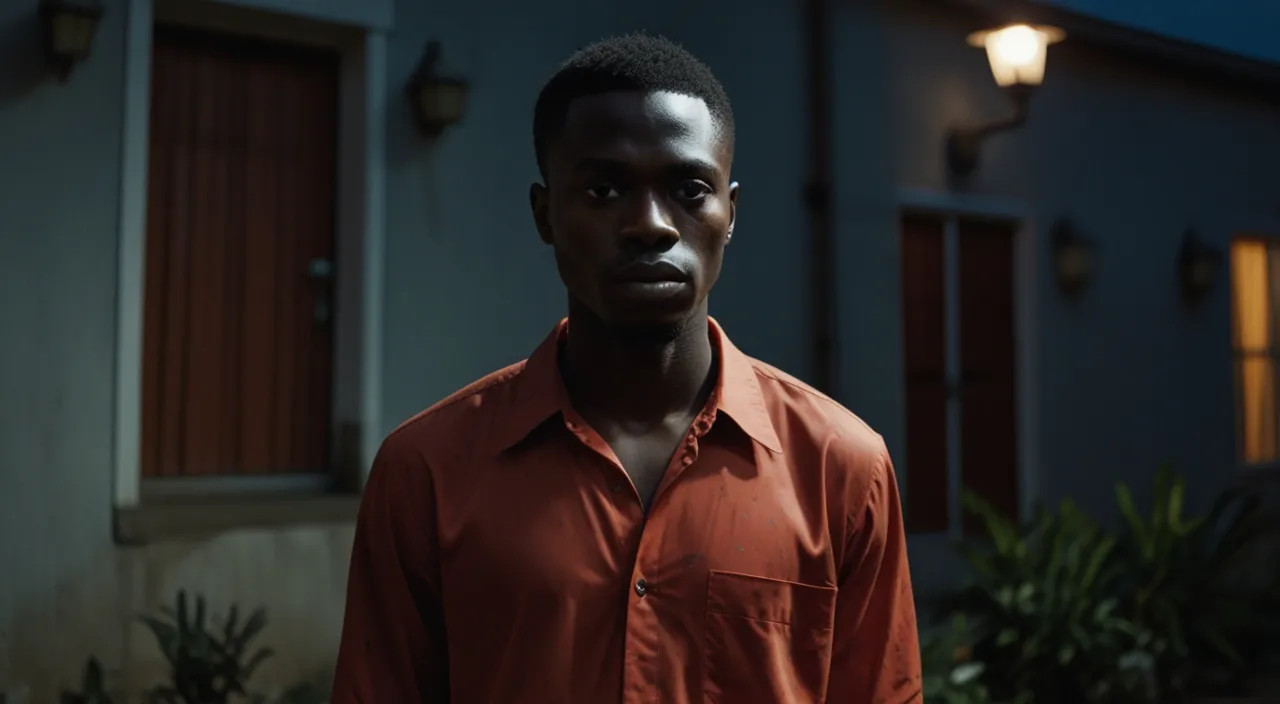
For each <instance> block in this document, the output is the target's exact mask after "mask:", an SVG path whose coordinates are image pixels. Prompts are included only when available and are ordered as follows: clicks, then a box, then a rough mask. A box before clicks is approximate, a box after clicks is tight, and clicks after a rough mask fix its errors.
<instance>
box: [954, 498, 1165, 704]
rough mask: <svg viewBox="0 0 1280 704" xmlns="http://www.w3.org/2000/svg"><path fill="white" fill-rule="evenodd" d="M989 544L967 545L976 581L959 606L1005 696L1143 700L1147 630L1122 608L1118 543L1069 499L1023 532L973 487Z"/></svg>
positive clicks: (980, 657) (992, 680) (999, 694)
mask: <svg viewBox="0 0 1280 704" xmlns="http://www.w3.org/2000/svg"><path fill="white" fill-rule="evenodd" d="M963 502H964V506H965V508H966V510H967V511H969V512H970V513H972V514H973V515H975V516H977V517H978V518H979V519H981V522H982V526H983V528H984V530H985V533H986V538H987V539H988V541H987V544H975V543H973V542H961V543H960V545H959V550H960V553H961V554H962V555H963V556H964V558H965V559H966V561H967V562H968V563H969V565H970V566H971V568H972V570H973V573H974V580H973V583H972V584H971V586H970V587H969V588H967V589H966V590H964V591H963V592H962V593H961V594H960V595H959V596H958V598H957V599H956V600H955V604H954V605H955V606H956V607H958V608H959V610H960V611H961V612H963V613H965V614H967V615H968V616H969V617H970V618H972V619H974V622H975V626H976V629H977V630H976V634H977V635H976V639H975V641H974V647H973V651H974V656H975V658H976V660H977V661H978V662H981V663H982V664H983V667H984V668H985V671H984V673H983V676H982V679H983V684H984V685H985V686H986V687H987V688H988V689H989V690H990V693H991V695H992V699H993V700H995V701H998V702H1010V703H1015V702H1024V701H1034V702H1036V704H1053V703H1055V702H1063V703H1064V704H1065V703H1067V702H1070V703H1071V704H1079V703H1081V702H1112V701H1121V702H1126V703H1127V704H1132V703H1134V702H1141V701H1143V700H1144V699H1146V698H1148V697H1149V696H1150V693H1149V691H1147V690H1149V687H1147V686H1146V685H1147V683H1148V679H1149V678H1148V677H1147V673H1146V672H1144V671H1143V670H1142V668H1143V667H1144V666H1145V665H1147V664H1148V663H1149V660H1148V659H1145V658H1143V657H1142V652H1141V651H1140V647H1139V646H1140V643H1141V642H1142V633H1141V632H1140V631H1139V630H1138V629H1137V628H1136V627H1135V625H1134V624H1133V623H1131V622H1130V621H1128V620H1127V619H1125V618H1124V617H1123V616H1122V614H1121V612H1120V606H1121V603H1120V601H1119V600H1118V599H1117V598H1116V597H1115V588H1116V585H1118V584H1119V582H1120V572H1119V569H1118V565H1117V563H1116V560H1115V549H1116V540H1115V538H1114V537H1112V536H1110V535H1107V534H1106V533H1105V532H1104V531H1103V530H1102V529H1101V528H1100V526H1099V525H1098V524H1097V523H1096V522H1095V521H1093V520H1092V519H1091V518H1090V517H1089V516H1088V515H1086V514H1085V513H1083V512H1081V511H1080V510H1078V509H1077V508H1076V507H1075V506H1074V505H1073V504H1072V503H1071V502H1070V501H1064V502H1063V503H1062V504H1061V505H1060V506H1059V508H1058V510H1057V511H1056V512H1049V511H1044V510H1041V511H1038V512H1037V515H1036V517H1035V519H1034V520H1033V521H1032V523H1031V524H1030V526H1029V527H1028V528H1027V529H1026V530H1025V531H1024V530H1022V529H1020V528H1019V527H1018V526H1017V525H1016V524H1015V523H1014V522H1013V521H1011V520H1010V519H1008V518H1007V517H1005V516H1003V515H1001V514H1000V513H999V512H998V511H996V510H995V509H994V508H992V507H991V506H990V505H989V504H988V503H987V502H985V501H983V500H982V499H981V498H979V497H978V496H977V495H975V494H973V493H966V494H965V495H964V498H963Z"/></svg>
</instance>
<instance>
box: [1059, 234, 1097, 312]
mask: <svg viewBox="0 0 1280 704" xmlns="http://www.w3.org/2000/svg"><path fill="white" fill-rule="evenodd" d="M1050 237H1051V239H1052V240H1053V268H1054V273H1055V274H1056V275H1057V279H1058V287H1059V288H1061V289H1062V291H1063V293H1066V294H1067V295H1068V296H1077V295H1079V294H1080V292H1081V291H1083V290H1084V288H1085V286H1087V285H1088V283H1089V280H1090V279H1092V278H1093V270H1094V265H1095V262H1094V248H1093V243H1092V242H1090V241H1089V240H1087V239H1085V238H1084V237H1081V236H1080V235H1079V234H1077V233H1076V231H1075V227H1073V226H1072V225H1071V222H1070V221H1069V220H1065V219H1062V220H1058V222H1056V223H1055V224H1054V226H1053V230H1052V231H1051V234H1050Z"/></svg>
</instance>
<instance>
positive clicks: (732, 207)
mask: <svg viewBox="0 0 1280 704" xmlns="http://www.w3.org/2000/svg"><path fill="white" fill-rule="evenodd" d="M739 190H740V189H739V188H738V182H737V181H733V182H731V183H730V184H729V231H728V232H726V233H725V238H724V243H725V244H729V240H731V239H733V226H734V225H736V224H738V191H739Z"/></svg>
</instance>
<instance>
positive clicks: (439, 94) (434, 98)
mask: <svg viewBox="0 0 1280 704" xmlns="http://www.w3.org/2000/svg"><path fill="white" fill-rule="evenodd" d="M417 101H418V116H419V118H420V119H421V120H422V121H423V122H424V123H425V124H427V125H431V126H433V127H444V126H447V125H453V124H457V123H458V122H460V121H461V120H462V115H463V113H464V112H465V111H466V107H467V85H466V83H464V82H462V81H459V80H455V79H448V78H432V79H429V80H426V81H424V82H423V83H422V84H421V85H420V86H418V88H417Z"/></svg>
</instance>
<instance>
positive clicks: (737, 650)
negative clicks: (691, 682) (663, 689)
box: [703, 570, 836, 704]
mask: <svg viewBox="0 0 1280 704" xmlns="http://www.w3.org/2000/svg"><path fill="white" fill-rule="evenodd" d="M835 608H836V590H835V589H834V588H832V587H818V586H814V585H810V584H800V583H798V582H784V581H781V580H776V579H767V578H765V577H756V576H752V575H746V574H737V573H733V572H717V571H714V570H713V571H712V572H711V575H710V579H709V582H708V584H707V613H706V644H705V652H704V663H703V671H704V672H703V690H704V693H705V695H706V700H707V701H708V702H733V703H735V704H751V703H752V702H762V703H763V702H778V703H779V704H783V703H790V702H796V703H797V704H799V703H801V702H803V703H804V704H812V703H814V702H821V701H823V700H824V698H825V697H826V690H827V676H828V669H829V667H830V664H831V638H832V624H833V623H834V620H835Z"/></svg>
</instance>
